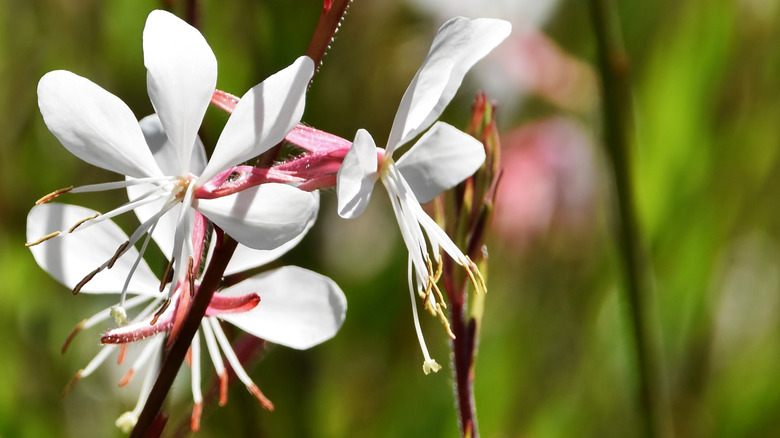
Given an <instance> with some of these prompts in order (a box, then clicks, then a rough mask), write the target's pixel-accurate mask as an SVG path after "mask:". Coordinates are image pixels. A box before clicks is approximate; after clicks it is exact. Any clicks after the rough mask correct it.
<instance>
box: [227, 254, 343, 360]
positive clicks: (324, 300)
mask: <svg viewBox="0 0 780 438" xmlns="http://www.w3.org/2000/svg"><path fill="white" fill-rule="evenodd" d="M251 292H257V293H258V294H259V295H260V304H258V305H257V307H255V308H254V309H252V310H250V311H249V312H244V313H234V314H223V315H219V318H221V319H223V320H225V321H228V322H230V323H232V324H233V325H235V326H237V327H239V328H241V329H242V330H244V331H246V332H247V333H251V334H253V335H255V336H257V337H260V338H263V339H266V340H268V341H271V342H274V343H277V344H280V345H285V346H287V347H291V348H296V349H299V350H304V349H307V348H310V347H313V346H315V345H317V344H319V343H321V342H324V341H326V340H328V339H330V338H332V337H333V336H334V335H335V334H336V332H338V330H339V328H341V324H342V323H343V322H344V316H345V315H346V311H347V299H346V298H345V297H344V293H343V292H342V291H341V289H339V287H338V285H337V284H336V283H334V282H333V280H331V279H330V278H328V277H325V276H323V275H320V274H317V273H315V272H312V271H309V270H306V269H303V268H299V267H297V266H285V267H282V268H279V269H275V270H273V271H269V272H264V273H262V274H260V275H256V276H254V277H252V278H249V279H247V280H244V281H242V282H241V283H238V284H237V285H235V286H232V287H229V288H227V289H225V290H223V291H221V292H219V293H220V294H224V295H234V296H238V295H243V294H247V293H251Z"/></svg>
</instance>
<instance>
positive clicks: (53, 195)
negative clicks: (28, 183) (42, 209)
mask: <svg viewBox="0 0 780 438" xmlns="http://www.w3.org/2000/svg"><path fill="white" fill-rule="evenodd" d="M71 190H73V186H70V187H65V188H63V189H57V190H55V191H53V192H51V193H49V194H48V195H46V196H44V197H43V198H41V199H39V200H37V201H35V205H41V204H43V203H44V202H49V201H51V200H52V199H54V198H56V197H57V196H60V195H62V194H64V193H68V192H69V191H71Z"/></svg>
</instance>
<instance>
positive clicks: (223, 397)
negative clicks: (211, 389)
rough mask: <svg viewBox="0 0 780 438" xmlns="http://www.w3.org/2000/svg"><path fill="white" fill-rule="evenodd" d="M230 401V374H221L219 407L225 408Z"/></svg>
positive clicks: (224, 372)
mask: <svg viewBox="0 0 780 438" xmlns="http://www.w3.org/2000/svg"><path fill="white" fill-rule="evenodd" d="M227 400H228V374H227V371H222V372H221V373H219V405H220V406H225V404H227Z"/></svg>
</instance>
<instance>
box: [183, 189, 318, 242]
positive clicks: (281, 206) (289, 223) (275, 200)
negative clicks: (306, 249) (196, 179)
mask: <svg viewBox="0 0 780 438" xmlns="http://www.w3.org/2000/svg"><path fill="white" fill-rule="evenodd" d="M195 208H197V209H198V211H200V212H201V213H203V215H204V216H206V217H207V218H209V220H211V221H212V222H214V223H215V224H216V225H217V226H218V227H220V228H222V229H223V230H224V231H225V232H226V233H227V234H228V235H230V237H232V238H234V239H236V240H237V241H238V242H239V243H241V244H243V245H246V246H248V247H250V248H253V249H274V248H278V247H279V246H281V245H283V244H285V243H286V242H288V241H290V240H292V239H294V238H295V237H296V236H298V235H299V234H301V233H302V232H303V230H305V229H306V228H307V227H309V226H310V223H311V222H313V221H314V220H315V219H316V218H317V209H318V208H319V203H318V202H317V197H316V196H315V195H313V194H311V193H309V192H304V191H303V190H298V189H296V188H295V187H291V186H287V185H284V184H263V185H260V186H256V187H252V188H250V189H247V190H243V191H241V192H239V193H236V194H234V195H230V196H224V197H222V198H216V199H200V200H198V201H197V204H196V205H195Z"/></svg>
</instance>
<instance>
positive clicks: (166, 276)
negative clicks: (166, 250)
mask: <svg viewBox="0 0 780 438" xmlns="http://www.w3.org/2000/svg"><path fill="white" fill-rule="evenodd" d="M174 261H176V258H175V257H173V258H171V261H170V262H168V266H166V267H165V272H164V273H163V276H162V281H160V292H162V291H163V290H164V289H165V285H166V284H168V283H170V282H172V281H173V262H174Z"/></svg>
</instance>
